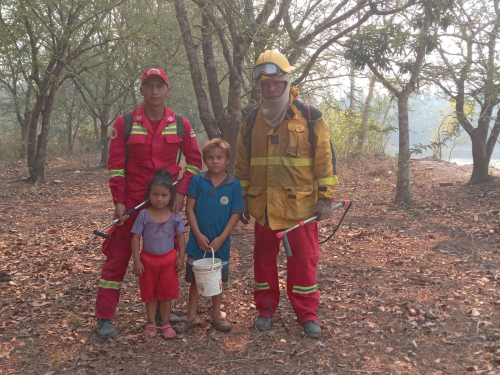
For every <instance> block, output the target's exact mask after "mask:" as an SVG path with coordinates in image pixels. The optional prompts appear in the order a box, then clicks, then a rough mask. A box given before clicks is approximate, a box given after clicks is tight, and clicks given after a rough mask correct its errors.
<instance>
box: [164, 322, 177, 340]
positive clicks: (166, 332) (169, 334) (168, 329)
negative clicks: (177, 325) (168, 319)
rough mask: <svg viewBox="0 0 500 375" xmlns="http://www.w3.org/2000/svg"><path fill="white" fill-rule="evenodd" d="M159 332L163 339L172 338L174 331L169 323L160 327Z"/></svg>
mask: <svg viewBox="0 0 500 375" xmlns="http://www.w3.org/2000/svg"><path fill="white" fill-rule="evenodd" d="M160 333H161V335H162V337H163V338H164V339H165V340H168V339H173V338H174V337H175V331H174V330H173V329H172V326H171V325H169V324H167V325H164V326H163V327H161V329H160Z"/></svg>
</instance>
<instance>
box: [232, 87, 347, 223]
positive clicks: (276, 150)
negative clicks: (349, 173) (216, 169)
mask: <svg viewBox="0 0 500 375" xmlns="http://www.w3.org/2000/svg"><path fill="white" fill-rule="evenodd" d="M290 94H291V100H290V103H292V104H290V107H289V109H288V112H287V116H286V118H285V120H284V121H283V122H282V123H281V124H280V126H279V127H277V128H275V129H274V128H272V127H270V126H269V125H267V124H266V122H265V121H264V119H263V117H262V113H261V111H259V113H258V114H257V118H256V119H255V123H254V126H253V130H252V152H251V155H250V153H249V150H248V148H247V146H246V145H245V144H244V143H243V136H244V135H245V134H246V127H247V119H245V120H243V122H242V124H241V127H240V133H239V135H238V141H237V146H236V165H235V173H234V176H235V177H236V178H237V179H238V180H240V182H241V186H242V190H243V196H244V197H246V200H247V204H248V211H249V213H250V215H252V216H253V217H254V218H255V220H256V221H257V222H258V223H259V224H261V225H265V226H268V227H270V228H271V229H273V230H275V229H284V228H289V227H291V226H294V225H296V224H297V223H298V222H299V221H301V220H304V219H307V218H308V217H311V216H312V215H313V213H314V207H315V205H316V201H317V199H318V198H327V199H332V198H333V194H334V191H335V188H336V187H337V186H338V180H337V176H336V175H335V174H334V166H333V161H332V150H331V147H330V130H329V128H328V125H327V124H326V122H325V119H324V118H323V117H320V118H318V119H317V120H316V122H315V125H314V133H315V141H314V143H315V144H314V145H311V144H310V143H309V141H308V135H309V129H308V126H307V118H305V117H304V116H303V115H302V113H301V112H300V110H299V109H297V107H296V106H295V105H294V104H293V101H294V100H295V99H297V97H298V94H299V90H298V88H297V87H292V88H291V90H290ZM313 147H314V150H313Z"/></svg>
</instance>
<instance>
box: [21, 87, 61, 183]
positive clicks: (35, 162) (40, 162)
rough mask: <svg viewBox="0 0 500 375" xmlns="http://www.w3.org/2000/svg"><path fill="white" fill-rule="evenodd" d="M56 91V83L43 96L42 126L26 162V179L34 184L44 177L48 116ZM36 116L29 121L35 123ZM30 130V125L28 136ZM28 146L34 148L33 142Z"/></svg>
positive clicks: (49, 115) (50, 112) (48, 125)
mask: <svg viewBox="0 0 500 375" xmlns="http://www.w3.org/2000/svg"><path fill="white" fill-rule="evenodd" d="M56 92H57V85H56V84H53V85H52V86H51V87H50V89H49V93H48V95H46V96H45V97H44V98H43V100H42V108H43V109H42V110H41V111H40V112H39V113H40V114H41V116H42V126H41V129H40V134H39V135H38V140H37V142H36V152H32V153H31V163H29V162H28V166H29V169H30V175H29V177H28V180H29V181H32V182H34V183H35V184H37V183H38V182H42V181H43V180H44V179H45V159H46V157H47V143H48V141H49V130H50V117H51V114H52V108H53V107H54V100H55V97H56ZM37 101H38V100H37ZM37 118H38V116H36V117H35V116H33V117H32V121H31V123H33V122H34V123H36V122H37V121H36V119H37ZM31 123H30V125H31ZM35 129H36V128H35ZM31 130H32V128H31V126H30V136H31V135H32V134H31ZM35 137H36V133H35ZM29 146H31V147H32V148H35V147H34V145H33V144H30V143H29V144H28V149H29ZM28 157H30V154H28Z"/></svg>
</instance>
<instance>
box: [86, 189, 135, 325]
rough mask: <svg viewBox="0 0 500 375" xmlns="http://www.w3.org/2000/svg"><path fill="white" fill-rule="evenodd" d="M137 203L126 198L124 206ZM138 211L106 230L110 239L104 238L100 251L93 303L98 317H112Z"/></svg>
mask: <svg viewBox="0 0 500 375" xmlns="http://www.w3.org/2000/svg"><path fill="white" fill-rule="evenodd" d="M139 203H141V202H140V201H136V200H132V199H127V201H126V202H125V207H126V209H127V210H129V209H131V208H132V207H135V206H137V205H138V204H139ZM143 207H144V206H143ZM139 211H140V209H139V210H137V211H136V212H134V213H133V214H132V215H130V217H129V218H128V219H127V220H125V222H124V223H123V225H120V226H114V227H112V228H111V229H110V230H109V231H108V234H110V235H111V239H109V240H104V243H103V244H102V253H103V254H104V255H105V256H106V261H105V262H104V266H103V268H102V271H101V279H100V280H99V289H98V290H97V299H96V304H95V317H96V318H98V319H112V318H113V316H114V315H115V310H116V306H117V305H118V301H119V300H120V289H121V287H122V282H123V278H124V276H125V273H126V272H127V267H128V263H129V261H130V257H131V256H132V247H131V244H132V232H131V230H132V226H133V225H134V221H135V219H136V218H137V215H138V213H139Z"/></svg>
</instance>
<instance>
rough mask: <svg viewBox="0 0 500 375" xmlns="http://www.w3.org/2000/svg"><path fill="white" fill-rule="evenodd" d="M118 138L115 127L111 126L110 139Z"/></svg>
mask: <svg viewBox="0 0 500 375" xmlns="http://www.w3.org/2000/svg"><path fill="white" fill-rule="evenodd" d="M116 137H118V132H117V131H116V129H115V127H114V126H113V129H111V139H115V138H116Z"/></svg>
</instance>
